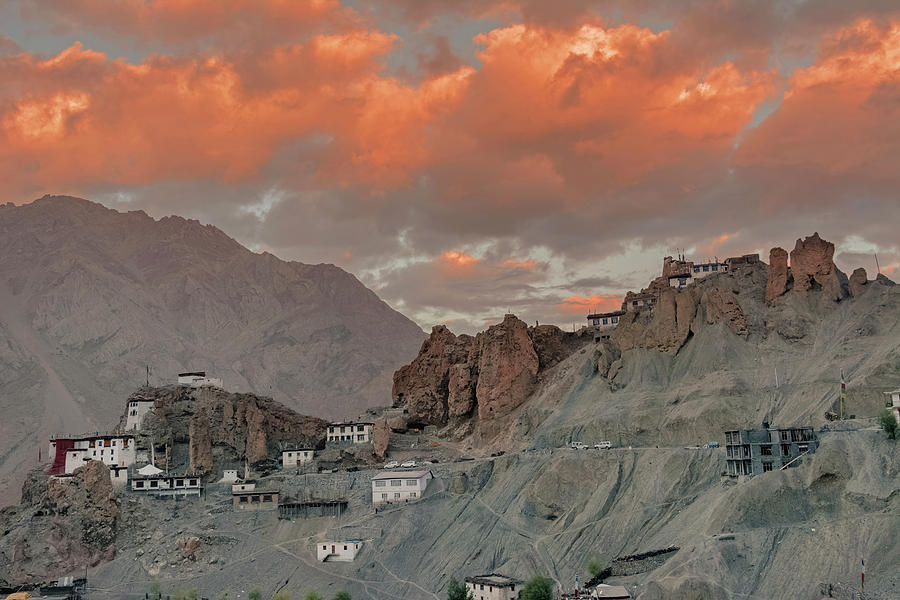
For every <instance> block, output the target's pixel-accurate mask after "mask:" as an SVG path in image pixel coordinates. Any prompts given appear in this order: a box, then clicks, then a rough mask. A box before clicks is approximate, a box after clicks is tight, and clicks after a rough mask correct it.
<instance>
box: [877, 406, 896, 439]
mask: <svg viewBox="0 0 900 600" xmlns="http://www.w3.org/2000/svg"><path fill="white" fill-rule="evenodd" d="M878 424H879V425H880V426H881V428H882V429H884V432H885V433H886V434H888V437H889V438H890V439H892V440H896V439H897V430H898V429H900V426H898V423H897V417H895V416H894V413H893V411H892V410H891V409H890V408H886V409H884V412H882V413H881V414H880V415H878Z"/></svg>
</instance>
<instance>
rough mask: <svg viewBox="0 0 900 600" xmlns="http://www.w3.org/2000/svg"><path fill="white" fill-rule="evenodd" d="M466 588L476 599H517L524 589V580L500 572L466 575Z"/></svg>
mask: <svg viewBox="0 0 900 600" xmlns="http://www.w3.org/2000/svg"><path fill="white" fill-rule="evenodd" d="M466 589H467V590H469V591H470V592H471V593H472V595H473V596H474V597H475V600H515V599H516V598H518V597H519V592H520V591H522V582H521V581H520V580H518V579H513V578H512V577H507V576H506V575H500V574H499V573H489V574H487V575H477V576H475V577H466Z"/></svg>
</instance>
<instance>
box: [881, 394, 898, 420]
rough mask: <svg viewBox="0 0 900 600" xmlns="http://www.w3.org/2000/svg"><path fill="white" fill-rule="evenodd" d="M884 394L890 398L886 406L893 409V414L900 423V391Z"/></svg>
mask: <svg viewBox="0 0 900 600" xmlns="http://www.w3.org/2000/svg"><path fill="white" fill-rule="evenodd" d="M884 394H885V396H887V397H888V400H887V402H885V405H886V406H887V407H888V408H890V409H891V414H893V415H894V418H895V419H897V422H898V423H900V390H894V391H893V392H885V393H884Z"/></svg>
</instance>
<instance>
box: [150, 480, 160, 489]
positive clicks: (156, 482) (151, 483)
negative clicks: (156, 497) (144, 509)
mask: <svg viewBox="0 0 900 600" xmlns="http://www.w3.org/2000/svg"><path fill="white" fill-rule="evenodd" d="M150 487H152V488H155V487H159V482H158V481H151V482H150Z"/></svg>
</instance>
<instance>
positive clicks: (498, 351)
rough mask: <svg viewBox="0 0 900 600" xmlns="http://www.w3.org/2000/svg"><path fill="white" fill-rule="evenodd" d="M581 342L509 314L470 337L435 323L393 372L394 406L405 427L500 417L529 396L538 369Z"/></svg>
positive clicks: (574, 348)
mask: <svg viewBox="0 0 900 600" xmlns="http://www.w3.org/2000/svg"><path fill="white" fill-rule="evenodd" d="M586 341H588V338H587V337H582V336H579V335H577V334H571V333H565V332H563V331H562V330H560V329H559V328H558V327H555V326H552V325H542V326H536V327H531V328H529V327H528V326H527V325H526V324H525V323H524V322H522V321H520V320H519V319H517V318H516V317H515V316H514V315H506V317H505V318H504V319H503V322H502V323H498V324H497V325H492V326H491V327H489V328H488V329H487V330H486V331H483V332H481V333H479V334H478V335H477V336H476V337H474V338H473V337H471V336H468V335H460V336H458V337H457V336H455V335H453V333H451V332H450V330H448V329H447V328H446V327H444V326H443V325H438V326H436V327H434V328H433V329H432V331H431V336H430V337H429V338H428V339H427V340H426V341H425V343H424V344H422V349H421V351H420V352H419V356H417V357H416V358H415V360H413V361H412V362H411V363H410V364H408V365H406V366H405V367H402V368H400V369H399V370H398V371H397V372H396V373H394V388H393V398H394V406H406V408H407V411H408V413H409V416H408V419H409V424H411V425H443V424H446V423H447V422H450V421H457V420H459V419H463V418H466V417H468V416H470V415H472V414H477V416H478V418H479V419H491V418H495V417H499V416H502V415H505V414H507V413H509V411H511V410H512V409H514V408H515V407H516V406H518V405H520V404H521V403H522V402H524V401H525V399H526V398H527V397H528V396H529V395H530V394H531V392H532V391H533V389H534V386H535V384H536V383H537V378H538V373H539V372H540V371H542V370H545V369H549V368H552V367H553V366H554V365H556V364H558V363H559V362H561V361H562V360H564V359H565V358H566V357H568V356H569V355H570V354H571V353H572V352H574V351H575V350H576V349H577V348H578V347H580V346H581V345H582V344H584V343H585V342H586Z"/></svg>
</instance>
